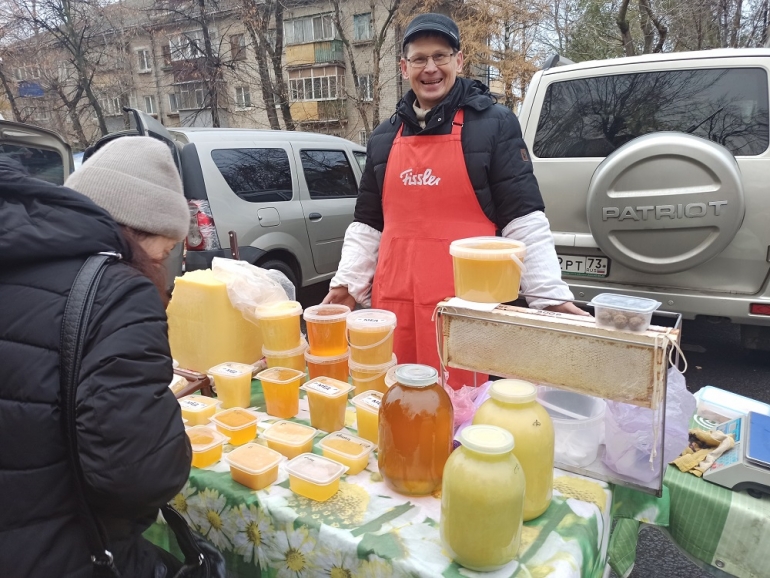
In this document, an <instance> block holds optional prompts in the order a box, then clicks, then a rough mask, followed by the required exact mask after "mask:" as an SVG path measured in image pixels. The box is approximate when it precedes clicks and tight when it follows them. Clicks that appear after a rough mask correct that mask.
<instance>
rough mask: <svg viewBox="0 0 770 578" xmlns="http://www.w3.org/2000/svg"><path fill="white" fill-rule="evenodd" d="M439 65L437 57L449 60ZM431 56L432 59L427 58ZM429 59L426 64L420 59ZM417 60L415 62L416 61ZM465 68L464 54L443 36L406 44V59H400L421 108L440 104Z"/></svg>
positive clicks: (416, 40)
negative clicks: (423, 64)
mask: <svg viewBox="0 0 770 578" xmlns="http://www.w3.org/2000/svg"><path fill="white" fill-rule="evenodd" d="M447 56H449V58H448V62H446V64H442V65H440V66H437V65H436V63H435V61H434V58H438V59H439V61H441V60H442V57H443V59H444V60H447V58H446V57H447ZM427 57H431V58H427ZM426 58H427V63H426V64H425V66H424V67H422V68H421V67H420V64H421V62H420V61H421V60H424V59H426ZM415 60H416V62H415ZM462 67H463V53H462V52H459V51H458V52H455V51H454V49H453V48H452V47H451V45H450V44H449V42H447V41H446V40H445V39H444V38H443V37H436V36H425V37H422V38H417V39H415V40H413V41H412V42H410V43H409V45H408V46H407V54H406V58H402V59H401V74H402V75H403V76H404V79H405V80H408V81H409V84H410V85H411V87H412V90H413V91H414V93H415V94H416V95H417V102H418V103H419V105H420V108H423V109H429V108H433V107H434V106H436V105H437V104H439V103H440V102H441V101H442V100H444V97H445V96H446V95H447V94H449V91H450V90H451V89H452V87H453V86H454V83H455V80H456V79H457V73H458V72H460V71H461V70H462Z"/></svg>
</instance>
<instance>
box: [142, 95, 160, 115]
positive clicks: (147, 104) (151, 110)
mask: <svg viewBox="0 0 770 578" xmlns="http://www.w3.org/2000/svg"><path fill="white" fill-rule="evenodd" d="M144 111H145V112H146V113H147V114H157V113H158V110H157V108H156V107H155V97H154V96H152V95H151V96H145V97H144Z"/></svg>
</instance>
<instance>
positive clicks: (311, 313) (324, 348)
mask: <svg viewBox="0 0 770 578" xmlns="http://www.w3.org/2000/svg"><path fill="white" fill-rule="evenodd" d="M349 314H350V308H349V307H347V306H346V305H340V304H333V303H325V304H321V305H316V306H314V307H308V308H307V309H306V310H305V313H304V315H303V317H304V319H305V324H306V326H307V338H308V341H309V342H310V351H311V352H312V354H313V355H318V356H320V357H331V356H334V355H342V354H343V353H345V352H347V350H348V341H347V338H346V337H345V329H346V327H347V323H346V322H345V319H346V318H347V316H348V315H349Z"/></svg>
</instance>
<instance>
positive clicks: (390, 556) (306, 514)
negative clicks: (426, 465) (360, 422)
mask: <svg viewBox="0 0 770 578" xmlns="http://www.w3.org/2000/svg"><path fill="white" fill-rule="evenodd" d="M252 404H253V405H254V406H255V407H257V408H263V407H264V404H263V399H262V395H261V389H260V388H259V385H258V382H255V386H254V389H253V396H252ZM272 421H275V420H274V419H273V418H271V417H270V416H267V414H264V413H260V431H261V430H262V428H264V427H265V426H267V425H269V423H270V422H272ZM295 421H298V422H300V423H309V415H308V412H307V404H306V402H305V400H304V399H303V400H301V401H300V413H299V414H298V416H297V417H296V418H295ZM346 424H347V426H348V429H349V430H350V431H351V432H355V413H354V411H353V409H352V407H351V408H350V409H349V411H348V414H347V420H346ZM323 435H325V434H322V433H319V434H318V436H317V437H316V441H318V440H319V439H320V438H321V437H323ZM230 449H232V448H231V447H230V446H225V452H227V451H229V450H230ZM314 451H317V452H319V453H320V451H319V450H317V449H315V448H314ZM284 464H285V462H282V465H281V468H280V473H279V477H278V480H277V482H276V483H275V484H273V485H272V486H270V487H268V488H267V489H265V490H261V491H251V490H249V489H248V488H246V487H244V486H241V485H240V484H237V483H235V482H233V481H232V479H231V478H230V474H229V469H228V466H227V465H226V464H225V462H223V461H222V462H219V463H218V464H215V465H213V466H211V467H210V468H206V469H202V470H201V469H197V468H193V469H192V471H191V474H190V479H189V482H188V483H187V485H186V486H185V487H184V489H183V490H182V492H181V493H180V494H178V495H177V496H176V498H175V499H174V500H173V502H172V504H173V505H174V506H176V508H177V509H178V510H179V511H180V512H181V513H182V514H183V515H184V516H185V518H186V519H187V521H188V523H190V524H191V525H192V526H193V527H195V528H196V529H197V530H198V531H200V532H201V533H202V534H203V535H204V536H206V537H207V538H208V539H209V540H210V541H211V542H213V543H214V544H216V545H217V546H218V547H219V548H220V550H222V551H223V552H224V553H225V557H226V559H227V563H228V572H229V574H231V575H233V576H242V577H246V576H259V568H261V571H262V575H263V576H266V577H270V578H272V577H279V578H304V577H321V576H326V577H332V578H354V577H359V576H360V577H391V576H409V577H424V578H435V577H436V576H446V577H450V576H457V577H459V576H466V577H473V576H485V577H488V578H508V577H512V576H517V577H519V576H521V577H538V578H540V577H545V576H553V577H564V578H568V577H580V576H583V577H594V576H596V577H600V576H602V574H603V572H604V569H605V558H606V552H607V546H608V542H609V530H610V509H611V503H612V493H611V491H610V488H609V487H608V486H607V484H604V483H602V482H598V481H595V480H590V479H587V478H583V477H580V476H575V475H573V474H567V473H565V472H561V471H559V470H557V471H556V473H555V479H554V499H553V501H552V503H551V506H550V507H549V508H548V510H547V511H546V513H545V514H543V515H542V516H540V517H539V518H537V519H536V520H533V521H531V522H527V523H526V524H525V525H524V529H523V532H522V544H521V549H520V552H519V558H518V561H514V562H511V563H510V564H509V565H508V566H506V567H505V568H503V569H501V570H499V571H496V572H488V573H478V572H472V571H469V570H466V569H463V568H461V567H459V566H457V565H456V564H454V563H453V562H452V560H451V559H450V558H449V557H448V556H447V554H446V552H445V551H444V550H443V548H442V546H441V541H440V539H439V525H438V520H439V515H440V505H441V502H440V495H433V496H425V497H407V496H402V495H400V494H397V493H395V492H393V491H391V490H390V489H389V488H388V487H387V486H386V485H385V484H384V483H383V482H382V478H381V476H380V474H379V473H378V470H377V461H376V458H375V456H374V455H372V456H371V459H370V461H369V465H368V467H367V468H366V469H365V470H364V471H363V472H361V473H360V474H357V475H355V476H347V477H344V478H343V480H342V482H341V484H340V490H339V492H338V493H337V494H336V495H335V496H334V497H332V498H331V499H330V500H328V501H326V502H315V501H313V500H308V499H306V498H303V497H301V496H298V495H296V494H294V493H293V492H292V491H291V490H290V489H289V484H288V477H287V474H286V472H285V470H284V467H283V465H284ZM169 534H170V531H169V530H168V528H167V527H166V525H165V524H164V523H162V520H159V522H158V523H156V524H155V525H153V526H152V527H151V528H150V529H149V530H148V531H147V532H146V533H145V536H146V537H147V538H148V539H150V540H151V541H153V542H154V543H156V544H158V545H159V546H162V547H164V548H166V549H169V550H171V551H172V552H173V551H175V545H174V544H173V542H172V541H171V540H170V536H169ZM176 553H178V551H177V552H176Z"/></svg>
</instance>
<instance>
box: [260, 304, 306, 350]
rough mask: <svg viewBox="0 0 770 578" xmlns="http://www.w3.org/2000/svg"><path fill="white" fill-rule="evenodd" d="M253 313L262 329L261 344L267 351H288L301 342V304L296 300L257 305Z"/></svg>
mask: <svg viewBox="0 0 770 578" xmlns="http://www.w3.org/2000/svg"><path fill="white" fill-rule="evenodd" d="M254 315H255V317H256V318H257V319H259V328H260V329H261V330H262V346H263V347H266V348H267V349H268V350H269V351H288V350H290V349H296V348H297V347H299V346H300V345H301V343H302V339H301V335H300V331H299V316H300V315H302V305H300V303H299V302H297V301H277V302H275V303H267V304H265V305H258V306H257V307H256V309H255V310H254Z"/></svg>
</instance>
